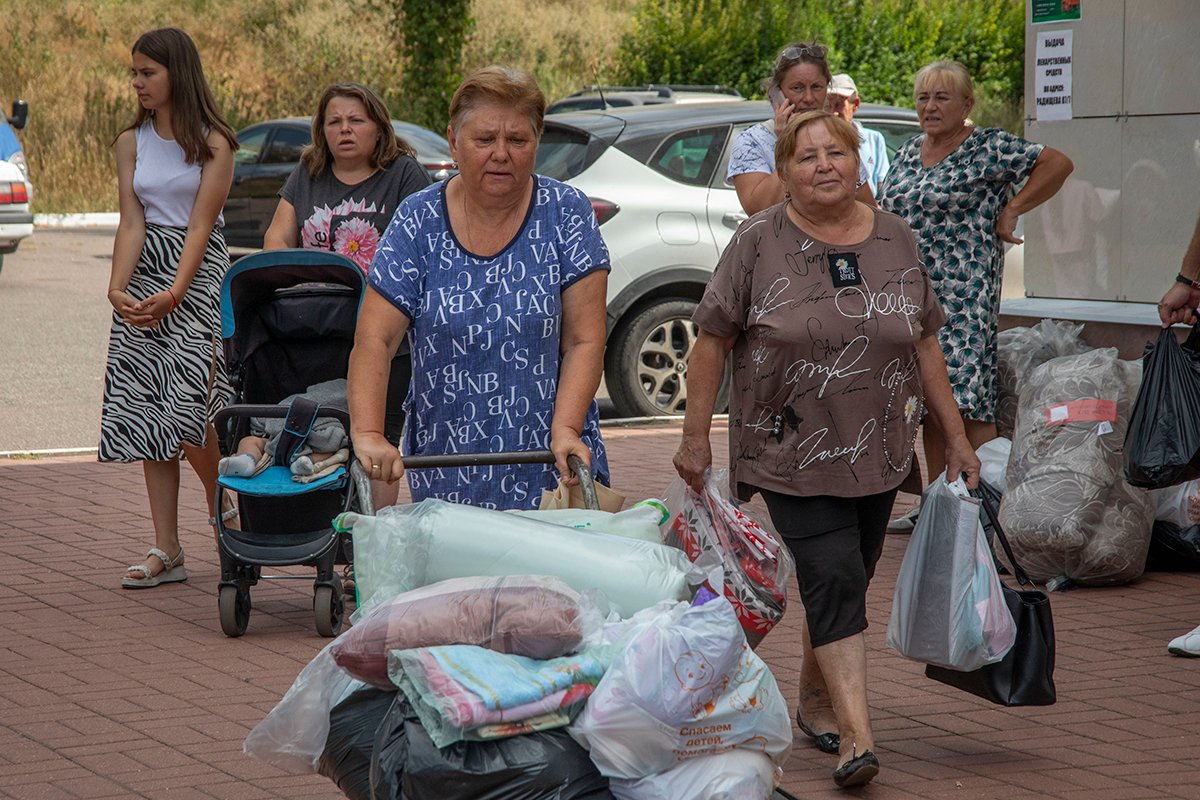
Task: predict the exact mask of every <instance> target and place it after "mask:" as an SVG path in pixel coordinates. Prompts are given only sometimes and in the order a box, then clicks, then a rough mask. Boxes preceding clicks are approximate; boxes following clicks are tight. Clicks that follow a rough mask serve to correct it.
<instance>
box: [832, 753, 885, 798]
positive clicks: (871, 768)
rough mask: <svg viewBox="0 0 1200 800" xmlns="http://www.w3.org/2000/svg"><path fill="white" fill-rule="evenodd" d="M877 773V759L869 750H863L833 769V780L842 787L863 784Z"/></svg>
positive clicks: (868, 781)
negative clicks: (860, 753)
mask: <svg viewBox="0 0 1200 800" xmlns="http://www.w3.org/2000/svg"><path fill="white" fill-rule="evenodd" d="M878 774H879V759H878V758H876V757H875V754H874V753H872V752H871V751H870V750H865V751H863V754H862V755H861V756H855V757H854V758H852V759H850V760H849V761H847V762H846V763H845V764H843V765H842V766H840V767H838V768H837V769H835V770H834V771H833V782H834V783H836V784H837V785H838V786H840V787H842V788H843V789H844V788H846V787H848V786H863V785H865V784H868V783H870V782H871V779H872V778H874V777H875V776H876V775H878Z"/></svg>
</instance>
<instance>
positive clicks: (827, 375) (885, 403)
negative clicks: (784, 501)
mask: <svg viewBox="0 0 1200 800" xmlns="http://www.w3.org/2000/svg"><path fill="white" fill-rule="evenodd" d="M693 320H694V321H695V322H696V324H698V325H699V326H700V327H701V328H703V329H704V330H706V331H709V332H710V333H713V334H715V335H717V336H722V337H725V336H733V335H737V336H738V338H737V341H736V342H735V343H734V346H733V352H732V357H733V389H732V391H731V393H730V398H729V461H730V465H731V469H730V473H731V474H730V484H731V488H732V489H733V491H734V493H735V494H737V496H738V497H740V498H741V499H743V500H749V499H750V498H751V497H752V496H753V495H754V492H755V491H756V490H757V489H760V488H761V489H770V490H772V491H776V492H781V493H785V494H792V495H801V496H809V495H834V496H837V497H862V496H865V495H870V494H876V493H878V492H883V491H887V490H889V489H893V488H895V487H897V486H899V485H900V483H901V482H902V481H903V480H904V478H905V477H906V476H907V475H908V471H909V468H910V467H911V464H912V457H913V445H914V441H915V439H916V434H917V426H918V425H919V424H920V421H921V416H922V411H923V397H924V394H923V391H922V388H921V378H920V375H919V372H918V369H917V351H916V344H917V341H918V340H919V339H920V338H921V337H923V336H930V335H932V334H933V333H934V332H935V331H936V330H937V329H938V328H939V327H941V326H942V324H943V323H944V322H945V321H946V315H945V314H944V313H943V312H942V309H941V306H940V305H939V304H938V301H937V298H936V296H935V295H934V293H933V289H932V288H931V287H930V284H929V279H928V278H927V277H926V275H925V268H924V265H923V264H922V262H921V256H920V254H919V253H918V252H917V245H916V241H915V239H914V238H913V234H912V231H911V230H910V229H909V227H908V225H907V224H906V223H905V222H904V220H902V219H900V217H897V216H896V215H894V214H889V213H888V212H886V211H879V210H876V211H875V225H874V228H873V229H872V231H871V234H870V235H869V236H868V237H867V238H866V240H864V241H862V242H859V243H858V244H854V245H845V246H841V245H830V244H826V243H825V242H821V241H818V240H816V239H814V238H813V237H811V236H808V235H807V234H806V233H805V232H804V231H803V230H801V229H800V228H799V227H797V226H796V225H795V223H793V222H792V221H791V220H790V219H789V218H788V215H787V212H786V206H785V205H784V204H783V203H781V204H779V205H777V206H773V207H772V208H768V209H766V210H765V211H762V212H760V213H758V214H755V215H754V216H752V217H751V218H750V219H748V220H746V221H745V222H744V223H742V225H741V227H740V228H738V231H737V233H735V234H734V236H733V239H732V241H730V243H729V246H728V247H727V248H726V249H725V252H724V254H722V256H721V260H720V263H718V264H717V269H716V272H715V273H713V277H712V280H710V281H709V283H708V288H707V289H706V290H705V292H704V298H703V299H702V300H701V301H700V305H699V306H698V307H697V308H696V313H695V315H694V316H693Z"/></svg>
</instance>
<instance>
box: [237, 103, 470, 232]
mask: <svg viewBox="0 0 1200 800" xmlns="http://www.w3.org/2000/svg"><path fill="white" fill-rule="evenodd" d="M311 128H312V119H311V118H310V117H289V118H287V119H273V120H271V121H269V122H261V123H258V124H257V125H251V126H250V127H248V128H245V129H243V130H241V131H238V135H237V136H238V142H239V145H240V146H239V147H238V151H237V153H236V154H235V155H234V157H233V186H231V187H230V189H229V198H228V199H227V200H226V201H225V209H224V215H225V229H224V233H225V242H226V243H227V244H228V245H229V246H231V247H254V248H258V247H262V245H263V235H264V234H265V233H266V232H267V227H268V226H269V225H270V224H271V218H272V217H274V216H275V207H276V206H277V205H278V204H279V196H278V193H279V190H280V188H282V186H283V183H284V181H286V180H287V177H288V175H290V174H291V173H292V170H293V169H295V168H296V164H297V163H299V161H300V153H301V152H302V151H303V150H304V148H305V147H307V146H308V144H309V142H311V141H312V135H311ZM392 128H393V129H394V130H395V131H396V135H397V136H399V137H400V138H402V139H404V140H405V141H406V142H408V143H409V144H411V145H412V146H413V149H414V150H416V151H417V161H418V162H420V164H421V166H423V167H425V169H426V170H428V171H429V176H430V177H431V178H432V179H433V180H442V179H443V178H446V177H449V176H450V175H453V174H454V173H455V172H457V170H456V169H455V168H454V159H453V158H452V157H451V156H450V145H449V143H448V142H447V141H446V140H445V139H444V138H443V137H441V136H439V135H438V134H436V133H434V132H433V131H431V130H429V129H428V128H422V127H421V126H420V125H414V124H412V123H411V122H402V121H400V120H395V119H394V120H392Z"/></svg>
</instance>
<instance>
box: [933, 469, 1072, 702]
mask: <svg viewBox="0 0 1200 800" xmlns="http://www.w3.org/2000/svg"><path fill="white" fill-rule="evenodd" d="M972 494H974V495H975V496H976V497H979V498H980V500H981V503H980V505H981V506H982V507H983V509H984V511H985V513H986V514H987V516H988V519H989V520H990V521H991V523H992V531H993V533H994V534H995V538H996V540H997V541H999V542H1000V545H1001V546H1002V547H1003V548H1004V553H1005V555H1007V556H1008V563H1009V564H1011V565H1012V572H1013V575H1014V576H1015V577H1016V579H1017V582H1018V583H1019V584H1021V585H1022V586H1033V581H1031V580H1030V579H1029V576H1028V575H1026V574H1025V570H1023V569H1021V565H1020V564H1018V563H1017V559H1016V558H1015V557H1014V556H1013V551H1012V547H1010V546H1009V544H1008V537H1007V536H1005V535H1004V530H1003V529H1002V528H1001V527H1000V520H999V519H998V516H999V515H998V514H997V513H996V512H997V509H996V507H995V498H994V495H993V496H992V497H990V498H989V497H988V496H987V494H986V493H981V492H978V490H976V491H974V492H972ZM1000 585H1001V587H1002V588H1003V591H1004V601H1005V602H1006V603H1007V604H1008V610H1009V611H1011V612H1012V616H1013V621H1014V622H1015V623H1016V625H1017V640H1016V642H1014V643H1013V646H1012V649H1011V650H1009V651H1008V654H1007V655H1005V656H1004V658H1003V660H1001V661H999V662H997V663H995V664H987V665H985V666H982V667H980V668H979V669H975V670H971V671H970V672H960V671H958V670H953V669H946V668H945V667H935V666H933V665H932V664H930V665H927V666H926V667H925V677H927V678H931V679H933V680H935V681H938V682H939V683H944V684H946V685H947V686H953V687H955V688H956V689H962V690H963V691H964V692H969V693H970V694H973V695H976V696H977V697H982V698H983V699H984V700H989V701H991V702H993V703H995V704H997V705H1001V706H1048V705H1053V704H1054V702H1055V700H1057V699H1058V698H1057V695H1056V693H1055V690H1054V618H1053V617H1052V616H1051V615H1050V598H1048V597H1046V594H1045V593H1044V592H1041V591H1038V590H1036V589H1027V590H1023V591H1021V590H1017V589H1013V588H1011V587H1009V586H1008V585H1007V584H1005V583H1004V582H1003V581H1001V584H1000Z"/></svg>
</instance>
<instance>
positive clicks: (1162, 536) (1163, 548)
mask: <svg viewBox="0 0 1200 800" xmlns="http://www.w3.org/2000/svg"><path fill="white" fill-rule="evenodd" d="M1146 569H1147V570H1154V571H1156V572H1196V571H1197V570H1200V525H1189V526H1188V527H1186V528H1181V527H1179V526H1178V525H1176V524H1175V523H1174V522H1167V521H1166V520H1162V519H1160V520H1158V521H1157V522H1155V523H1154V530H1153V532H1152V533H1151V534H1150V552H1149V553H1148V554H1147V555H1146Z"/></svg>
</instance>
